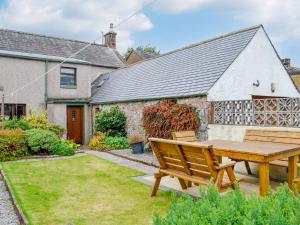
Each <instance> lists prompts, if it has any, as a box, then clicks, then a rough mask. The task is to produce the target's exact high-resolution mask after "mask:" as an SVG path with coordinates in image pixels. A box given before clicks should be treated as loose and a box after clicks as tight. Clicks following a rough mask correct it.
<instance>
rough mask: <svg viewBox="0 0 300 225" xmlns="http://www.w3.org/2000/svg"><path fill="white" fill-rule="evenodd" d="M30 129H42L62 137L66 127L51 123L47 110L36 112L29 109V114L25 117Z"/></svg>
mask: <svg viewBox="0 0 300 225" xmlns="http://www.w3.org/2000/svg"><path fill="white" fill-rule="evenodd" d="M25 120H26V121H27V123H28V125H29V128H30V129H35V128H37V129H44V130H49V131H52V132H54V133H55V134H56V135H57V136H59V137H62V135H63V134H64V133H66V129H65V128H63V127H62V126H60V125H56V124H51V123H49V122H48V114H47V112H43V113H40V114H38V113H37V112H35V111H33V110H30V111H29V116H28V117H26V118H25Z"/></svg>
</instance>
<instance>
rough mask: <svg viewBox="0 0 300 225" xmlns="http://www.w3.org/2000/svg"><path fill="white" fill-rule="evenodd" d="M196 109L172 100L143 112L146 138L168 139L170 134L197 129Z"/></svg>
mask: <svg viewBox="0 0 300 225" xmlns="http://www.w3.org/2000/svg"><path fill="white" fill-rule="evenodd" d="M199 125H200V119H199V116H198V113H197V111H196V109H195V108H194V107H193V106H190V105H187V104H177V103H176V101H174V100H163V101H161V102H159V103H158V104H155V105H151V106H147V107H145V108H144V111H143V126H144V129H145V131H146V136H147V137H157V138H170V137H171V132H174V131H185V130H194V131H197V130H198V129H199Z"/></svg>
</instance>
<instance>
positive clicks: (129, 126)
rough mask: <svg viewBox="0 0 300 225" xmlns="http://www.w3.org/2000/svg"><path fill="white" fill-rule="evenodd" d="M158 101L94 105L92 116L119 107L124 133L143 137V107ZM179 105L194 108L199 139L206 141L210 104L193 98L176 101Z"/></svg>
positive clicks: (204, 100) (203, 98) (202, 99)
mask: <svg viewBox="0 0 300 225" xmlns="http://www.w3.org/2000/svg"><path fill="white" fill-rule="evenodd" d="M158 102H159V101H143V102H128V103H116V104H105V105H95V106H94V109H93V112H94V113H93V114H94V117H95V112H96V111H98V110H107V109H110V108H111V107H113V106H119V108H120V109H121V110H122V111H123V112H124V113H125V115H126V118H127V122H126V131H127V133H128V135H133V134H139V135H145V131H144V128H143V121H142V117H143V110H144V107H146V106H150V105H154V104H157V103H158ZM177 103H179V104H189V105H192V106H194V107H195V108H196V109H197V111H198V113H199V116H200V121H201V122H200V129H199V134H198V135H199V138H200V139H202V140H206V139H207V126H208V121H209V116H208V115H209V107H210V104H209V103H208V102H207V101H206V97H193V98H182V99H177Z"/></svg>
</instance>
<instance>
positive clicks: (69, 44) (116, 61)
mask: <svg viewBox="0 0 300 225" xmlns="http://www.w3.org/2000/svg"><path fill="white" fill-rule="evenodd" d="M87 44H88V42H83V41H75V40H68V39H63V38H56V37H49V36H44V35H38V34H31V33H25V32H20V31H13V30H7V29H0V54H1V55H6V54H5V52H9V53H10V55H11V54H14V55H15V56H16V57H18V56H20V55H22V54H24V55H25V56H26V57H30V56H32V55H33V56H41V57H38V58H41V59H45V58H47V57H46V56H48V57H50V60H52V59H53V58H55V57H56V58H57V60H58V61H60V60H59V59H62V58H63V59H65V58H68V57H70V56H71V55H72V54H74V53H75V52H77V51H78V50H80V49H81V48H83V47H84V46H86V45H87ZM10 55H9V54H8V56H10ZM33 58H35V57H33ZM72 59H73V61H74V62H75V63H76V60H77V61H78V62H79V61H82V62H87V63H89V64H92V65H96V66H104V67H113V68H119V67H121V66H123V65H124V63H123V61H122V60H121V57H120V56H119V54H118V53H117V52H116V51H115V50H113V49H111V48H109V47H107V46H104V45H99V44H95V43H94V44H92V45H90V46H89V47H87V48H86V49H84V50H83V51H81V52H80V53H78V54H77V55H76V56H73V57H72Z"/></svg>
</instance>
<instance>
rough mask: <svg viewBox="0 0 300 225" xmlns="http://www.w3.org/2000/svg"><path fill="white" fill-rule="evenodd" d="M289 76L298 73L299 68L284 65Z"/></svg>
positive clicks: (299, 72) (299, 73) (299, 71)
mask: <svg viewBox="0 0 300 225" xmlns="http://www.w3.org/2000/svg"><path fill="white" fill-rule="evenodd" d="M286 69H287V71H288V73H289V75H290V76H293V75H300V68H297V67H286Z"/></svg>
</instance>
